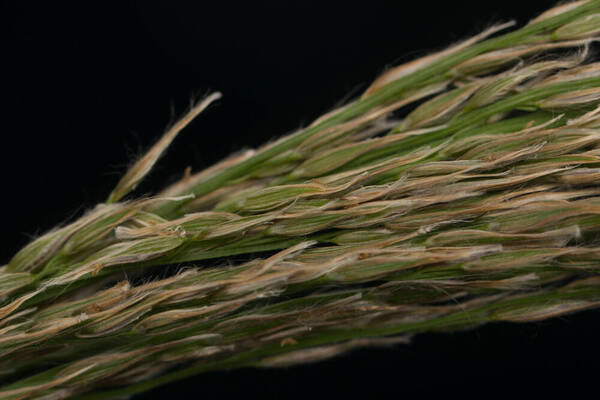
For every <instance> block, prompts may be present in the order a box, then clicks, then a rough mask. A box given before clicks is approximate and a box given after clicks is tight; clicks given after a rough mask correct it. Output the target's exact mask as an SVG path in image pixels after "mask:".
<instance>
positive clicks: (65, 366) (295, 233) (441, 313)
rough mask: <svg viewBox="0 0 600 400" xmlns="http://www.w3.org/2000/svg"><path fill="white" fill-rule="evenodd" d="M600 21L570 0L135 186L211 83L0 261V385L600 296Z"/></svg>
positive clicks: (164, 376) (273, 348) (283, 360)
mask: <svg viewBox="0 0 600 400" xmlns="http://www.w3.org/2000/svg"><path fill="white" fill-rule="evenodd" d="M599 16H600V0H587V1H577V2H572V3H567V4H563V5H561V6H558V7H556V8H554V9H552V10H549V11H547V12H545V13H543V14H542V15H540V16H539V17H537V18H535V19H534V20H532V21H531V22H530V23H529V24H527V25H526V26H524V27H522V28H520V29H516V30H513V31H512V32H510V33H504V34H501V31H504V30H506V29H508V28H510V27H511V26H512V25H514V24H513V23H507V24H502V25H498V26H494V27H491V28H490V29H488V30H486V31H485V32H482V33H481V34H479V35H477V36H475V37H473V38H471V39H468V40H466V41H464V42H462V43H459V44H457V45H454V46H452V47H450V48H448V49H446V50H444V51H442V52H439V53H434V54H432V55H429V56H426V57H424V58H421V59H418V60H415V61H412V62H410V63H408V64H404V65H401V66H398V67H395V68H392V69H390V70H388V71H387V72H385V73H384V74H383V75H381V76H380V77H379V78H378V79H376V80H375V81H374V83H373V84H372V85H371V86H370V87H369V88H368V89H367V90H366V91H365V92H364V94H363V95H362V96H361V97H359V98H358V99H356V100H355V101H353V102H351V103H349V104H346V105H344V106H342V107H340V108H338V109H335V110H333V111H331V112H329V113H327V114H325V115H323V116H322V117H321V118H319V119H317V120H316V121H315V122H314V123H312V124H311V125H310V126H308V127H307V128H305V129H301V130H299V131H298V132H295V133H293V134H291V135H288V136H285V137H283V138H281V139H279V140H277V141H274V142H272V143H269V144H267V145H265V146H263V147H261V148H259V149H257V150H248V151H245V152H242V153H238V154H235V155H232V156H231V157H229V158H227V159H226V160H224V161H222V162H220V163H218V164H216V165H214V166H213V167H211V168H208V169H206V170H204V171H200V172H198V173H195V174H191V173H190V172H189V171H187V172H186V174H185V175H184V177H183V178H182V179H181V180H180V181H178V182H176V183H174V184H172V185H171V186H169V187H167V188H165V189H163V190H162V191H160V192H159V193H157V194H156V195H155V196H153V197H146V198H138V199H135V198H131V197H129V198H128V197H127V196H128V195H129V193H130V191H131V190H132V189H134V188H135V186H136V185H137V184H138V183H139V182H140V181H141V180H142V179H143V178H144V176H145V175H146V174H147V173H148V171H149V170H150V169H151V168H152V166H153V165H154V163H155V162H156V161H157V160H158V159H159V157H160V155H161V154H162V153H163V152H164V151H165V150H166V148H167V147H168V145H169V143H170V142H171V141H172V140H173V139H174V138H175V136H176V135H177V134H178V133H179V132H180V131H181V130H182V129H183V128H184V127H185V125H186V124H187V123H188V122H189V121H190V120H191V119H192V118H194V117H195V116H196V115H198V114H199V113H200V112H201V111H203V110H204V109H205V108H206V107H207V106H209V104H211V102H213V101H214V100H217V99H218V98H219V97H220V94H219V93H214V94H212V95H210V96H208V97H207V98H206V99H205V100H204V101H202V102H201V103H199V104H198V105H197V106H195V107H193V108H192V110H191V111H190V112H189V113H188V114H187V115H186V116H185V117H184V118H182V120H181V121H179V122H178V123H176V124H175V125H174V126H173V127H172V128H171V129H170V130H168V131H167V132H166V133H165V135H164V137H163V138H162V139H161V140H160V141H159V142H157V143H156V144H155V146H153V147H152V148H151V149H150V151H149V152H148V153H147V154H146V155H145V156H144V157H142V158H141V159H140V160H139V161H138V162H137V163H135V164H134V165H133V166H132V167H131V169H130V170H129V171H128V172H127V173H126V174H125V175H124V176H123V178H122V179H121V181H120V182H119V183H118V185H117V186H116V188H115V189H114V191H113V192H112V193H111V194H110V195H109V197H108V199H107V200H106V202H104V203H101V204H99V205H98V206H97V207H96V208H94V209H92V210H90V211H88V212H87V213H86V214H85V215H83V216H82V217H81V218H79V219H78V220H76V221H74V222H71V223H69V224H66V225H64V226H61V227H58V228H56V229H54V230H52V231H51V232H48V233H46V234H45V235H43V236H41V237H39V238H37V239H36V240H34V241H33V242H31V243H30V244H29V245H27V246H26V247H24V248H23V249H22V250H21V251H19V252H17V253H16V255H15V256H14V257H13V258H12V259H11V260H10V261H9V263H8V264H7V265H5V266H3V267H0V360H1V367H0V379H1V380H2V385H3V386H2V387H0V398H2V399H12V400H17V399H26V398H27V399H33V398H39V399H61V398H67V397H73V396H83V397H86V398H112V397H123V396H127V395H131V394H134V393H138V392H140V391H143V390H147V389H148V388H150V387H153V386H156V385H159V384H164V383H167V382H170V381H174V380H177V379H181V378H183V377H186V376H190V375H193V374H197V373H200V372H202V371H208V370H215V369H223V368H237V367H242V366H268V367H273V366H286V365H291V364H296V363H305V362H309V361H314V360H319V359H323V358H327V357H332V356H334V355H337V354H340V353H342V352H345V351H348V350H350V349H352V348H356V347H365V346H382V345H393V344H396V343H405V342H407V340H408V339H409V337H410V335H412V334H415V333H419V332H425V331H446V330H457V329H467V328H472V327H474V326H477V325H481V324H485V323H489V322H493V321H515V322H528V321H537V320H542V319H545V318H550V317H554V316H557V315H563V314H566V313H571V312H575V311H579V310H584V309H589V308H593V307H598V306H600V275H599V274H598V260H599V259H600V246H598V242H597V239H596V238H597V234H598V231H600V188H599V187H598V185H597V182H598V179H599V178H600V63H598V62H595V61H594V57H593V55H592V54H593V43H594V42H595V41H597V40H598V38H599V37H600V36H599V35H600V17H599ZM238 255H242V256H245V257H246V258H245V260H246V261H244V262H233V263H229V264H228V265H226V266H222V265H224V262H222V263H219V261H224V260H231V259H230V258H229V257H232V256H238ZM202 260H207V261H202ZM208 260H212V261H210V262H209V261H208ZM203 262H204V263H209V265H208V266H207V265H205V264H203ZM165 271H169V273H166V272H165ZM123 272H126V275H124V274H123ZM124 276H127V277H129V278H127V279H124ZM150 378H153V379H152V380H150Z"/></svg>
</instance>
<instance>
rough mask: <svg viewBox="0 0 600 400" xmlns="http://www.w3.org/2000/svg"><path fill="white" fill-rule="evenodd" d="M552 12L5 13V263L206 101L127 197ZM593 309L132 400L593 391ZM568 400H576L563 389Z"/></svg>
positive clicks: (167, 9) (531, 4) (203, 380)
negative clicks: (393, 71)
mask: <svg viewBox="0 0 600 400" xmlns="http://www.w3.org/2000/svg"><path fill="white" fill-rule="evenodd" d="M553 4H554V2H553V1H529V0H521V1H507V0H505V1H490V2H487V1H452V2H438V1H429V0H422V1H399V0H398V1H394V2H380V1H364V2H350V1H297V2H296V1H288V2H285V1H273V2H264V1H231V0H227V1H224V0H223V1H212V2H207V1H197V2H189V3H186V2H174V1H163V2H148V1H138V2H134V1H121V2H115V3H113V4H109V3H105V2H97V3H94V2H87V1H82V2H79V3H74V4H65V3H60V4H58V3H55V2H38V3H34V2H28V1H19V2H17V1H13V2H8V3H7V2H5V3H2V9H1V10H0V15H1V17H0V18H1V19H2V21H1V22H2V24H1V27H0V29H2V33H1V40H2V42H1V56H0V60H1V65H2V67H1V68H0V80H1V82H2V83H1V85H0V95H1V96H2V100H3V103H4V105H3V106H2V109H1V114H0V115H1V123H0V129H1V130H2V131H1V133H0V171H1V174H2V175H1V176H2V181H1V182H2V186H1V188H2V189H1V192H0V193H1V194H0V198H1V202H2V203H1V204H2V208H1V209H2V211H3V216H2V228H1V229H2V232H3V238H4V240H3V241H2V245H1V246H0V252H1V254H0V256H1V258H0V264H2V263H5V262H7V261H8V260H9V258H10V256H11V255H12V254H13V253H14V252H15V250H17V249H18V248H20V247H21V246H23V245H24V244H26V243H27V242H28V241H29V240H30V238H31V237H32V236H34V235H36V234H39V233H41V232H43V231H45V230H47V229H50V228H51V227H53V226H54V225H56V224H58V223H61V222H64V221H67V220H71V219H72V218H74V217H76V216H78V215H80V214H81V213H82V212H83V211H84V210H85V209H86V208H89V207H92V206H93V205H95V204H96V203H98V202H100V201H103V200H104V199H105V198H106V196H107V195H108V193H109V192H110V190H111V189H112V187H113V186H114V185H115V184H116V182H117V181H118V179H119V176H120V174H122V173H123V172H124V171H125V170H126V167H127V165H128V164H129V163H130V162H131V160H133V159H134V158H135V157H136V156H138V155H140V154H142V153H143V150H144V149H147V148H148V147H149V146H150V145H151V144H152V143H153V142H154V140H156V139H157V138H158V137H159V136H160V134H161V133H162V131H163V129H164V128H165V127H166V126H168V124H169V123H170V122H172V121H173V120H174V119H175V118H176V117H177V116H178V115H181V114H182V113H184V112H185V111H186V110H187V108H188V107H189V104H190V101H191V100H195V99H198V98H200V97H202V96H203V95H205V94H206V93H208V92H209V91H213V90H219V91H221V92H222V93H223V95H224V97H223V99H222V100H220V101H219V102H218V103H217V104H216V105H213V106H212V107H211V108H210V109H209V110H208V111H206V112H205V113H204V114H202V115H201V116H200V117H199V118H197V120H196V121H194V122H193V123H192V124H191V125H190V126H189V127H188V128H187V129H186V130H185V131H184V132H183V133H182V134H181V135H180V137H178V138H177V140H176V141H175V143H174V144H173V145H172V146H171V148H170V150H169V152H168V153H167V154H166V155H165V156H164V157H163V158H162V159H161V160H160V162H159V164H158V165H157V167H156V169H155V170H154V171H153V172H152V174H151V175H150V177H149V179H148V180H147V182H145V183H144V184H142V185H141V186H140V188H139V189H138V191H137V192H136V193H137V194H143V193H150V192H152V191H154V190H156V189H158V188H161V187H163V186H164V184H166V183H169V182H171V181H173V180H175V179H176V178H177V177H178V176H180V174H181V173H182V172H183V170H184V169H185V167H186V166H188V165H191V166H192V167H193V170H195V171H197V170H199V169H201V168H204V167H206V166H209V165H210V164H212V163H214V162H216V161H218V160H219V159H221V158H223V157H224V156H226V155H227V154H229V153H230V152H232V151H236V150H240V149H242V148H244V147H254V146H258V145H260V144H262V143H264V142H265V141H267V140H270V139H272V138H275V137H278V136H280V135H282V134H284V133H287V132H290V131H292V130H295V129H296V128H298V127H301V126H305V125H307V124H309V123H310V122H311V121H312V120H313V119H314V118H316V117H317V116H319V115H320V114H321V113H323V112H326V111H328V110H330V109H332V108H333V107H335V106H336V105H337V104H340V103H339V102H340V101H343V100H344V99H348V98H351V97H352V96H356V95H358V94H359V93H360V92H361V90H364V89H365V88H366V87H367V86H368V84H369V82H370V81H372V80H373V79H374V78H375V77H376V76H377V75H378V74H379V73H381V72H382V71H383V70H384V69H385V67H386V66H390V65H395V64H398V63H399V62H402V61H407V60H410V59H412V58H414V57H416V56H419V55H423V54H425V53H426V52H428V51H430V50H435V49H440V48H443V47H445V46H446V45H448V44H450V43H453V42H455V41H457V40H460V39H462V38H465V37H467V36H469V35H472V34H475V33H478V32H480V31H481V30H482V29H484V28H486V27H487V26H489V25H490V24H491V23H493V22H498V21H505V20H507V19H510V18H516V19H517V21H518V22H519V23H520V24H523V23H526V22H527V20H528V19H530V18H531V17H533V16H535V15H536V13H538V12H540V11H543V10H544V9H546V8H548V7H550V6H551V5H553ZM598 316H599V315H598V312H596V311H589V312H584V313H580V314H577V315H574V316H568V317H563V318H556V319H553V320H550V321H545V322H541V323H535V324H493V325H491V326H486V327H482V328H480V329H476V330H473V331H469V332H463V333H453V334H426V335H421V336H418V337H416V338H415V339H414V341H413V344H412V345H410V346H398V347H396V348H394V349H391V350H390V349H385V350H381V349H379V350H378V349H369V350H360V351H356V352H354V353H352V354H349V355H345V356H342V357H338V358H336V359H333V360H329V361H325V362H321V363H318V364H314V365H310V366H299V367H293V368H287V369H281V370H256V369H242V370H237V371H230V372H215V373H209V374H205V375H202V376H198V377H194V378H192V379H188V380H186V381H183V382H178V383H175V384H171V385H168V386H165V387H163V388H159V389H156V390H153V391H150V392H148V393H145V394H143V395H139V396H138V397H137V398H139V399H153V398H167V397H168V396H176V397H178V396H183V395H185V396H186V397H189V396H190V395H191V396H192V398H204V397H207V396H210V397H214V396H219V397H227V396H230V395H235V396H240V395H244V396H250V397H251V398H253V397H259V396H260V397H263V396H268V397H276V396H289V395H292V394H302V395H303V396H311V397H314V396H317V395H318V394H319V393H322V392H323V389H327V390H328V391H329V392H331V393H332V394H335V395H337V396H339V397H348V396H352V395H353V394H354V393H356V392H357V391H358V390H368V391H369V392H370V393H371V394H372V395H373V396H375V398H378V397H380V395H381V394H382V393H383V392H386V394H387V395H391V396H394V397H401V396H415V395H417V396H427V397H429V396H430V395H437V396H443V397H453V395H456V394H458V395H461V396H462V395H465V394H467V393H475V394H480V395H481V396H487V395H489V394H491V393H496V392H498V391H502V392H505V393H512V392H514V393H515V394H522V393H523V390H526V391H528V392H530V393H532V394H551V393H553V392H554V391H555V390H556V388H557V387H560V388H566V389H570V390H571V389H572V390H573V391H577V390H579V389H581V388H582V387H586V386H589V387H591V386H592V384H593V383H595V382H594V379H595V378H594V375H595V371H596V365H597V364H598V362H597V360H598V356H599V355H600V351H598V348H597V345H596V343H597V336H598V333H600V329H599V327H598V324H597V322H596V320H597V319H598ZM572 394H575V393H574V392H573V393H572Z"/></svg>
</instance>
